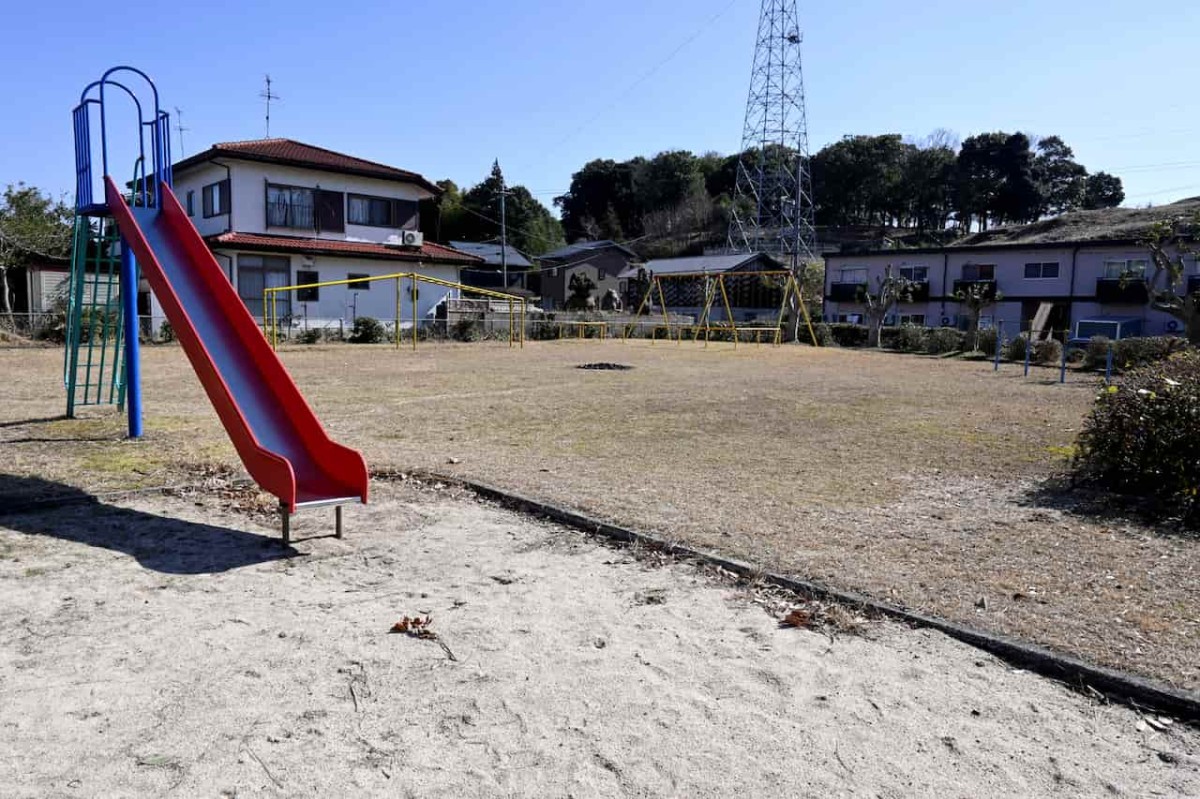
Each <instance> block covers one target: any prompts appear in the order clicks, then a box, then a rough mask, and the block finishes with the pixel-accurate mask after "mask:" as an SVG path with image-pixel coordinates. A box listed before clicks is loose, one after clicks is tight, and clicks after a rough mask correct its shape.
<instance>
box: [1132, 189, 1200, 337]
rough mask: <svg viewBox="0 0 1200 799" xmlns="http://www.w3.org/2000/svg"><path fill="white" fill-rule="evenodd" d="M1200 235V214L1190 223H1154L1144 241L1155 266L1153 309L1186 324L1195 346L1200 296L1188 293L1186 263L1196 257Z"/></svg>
mask: <svg viewBox="0 0 1200 799" xmlns="http://www.w3.org/2000/svg"><path fill="white" fill-rule="evenodd" d="M1197 233H1200V213H1196V214H1194V215H1193V216H1192V217H1191V219H1187V220H1185V219H1180V218H1178V217H1177V218H1175V219H1164V220H1160V221H1158V222H1155V223H1154V225H1152V226H1151V228H1150V231H1149V233H1147V234H1146V236H1145V238H1144V239H1143V244H1145V245H1146V247H1148V248H1149V249H1150V258H1151V260H1152V261H1153V262H1154V274H1153V275H1152V276H1151V277H1150V281H1149V283H1148V288H1149V304H1150V307H1151V308H1154V309H1155V310H1158V311H1162V312H1164V313H1167V314H1170V315H1171V316H1173V317H1175V318H1176V319H1178V320H1179V321H1181V322H1183V329H1184V332H1185V333H1186V335H1187V339H1188V341H1189V342H1190V343H1192V344H1200V292H1188V290H1187V284H1186V278H1185V266H1184V259H1185V258H1189V257H1191V256H1194V255H1195V254H1196V249H1195V246H1194V244H1193V242H1194V241H1195V238H1196V235H1197Z"/></svg>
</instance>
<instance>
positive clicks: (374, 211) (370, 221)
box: [349, 194, 396, 227]
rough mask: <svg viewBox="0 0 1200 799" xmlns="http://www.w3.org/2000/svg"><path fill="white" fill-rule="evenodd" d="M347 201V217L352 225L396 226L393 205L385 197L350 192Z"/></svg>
mask: <svg viewBox="0 0 1200 799" xmlns="http://www.w3.org/2000/svg"><path fill="white" fill-rule="evenodd" d="M349 203H350V205H349V212H350V213H349V219H350V224H352V225H371V226H373V227H395V226H396V214H395V206H393V205H392V201H391V200H389V199H387V198H386V197H367V196H365V195H362V194H351V195H350V197H349Z"/></svg>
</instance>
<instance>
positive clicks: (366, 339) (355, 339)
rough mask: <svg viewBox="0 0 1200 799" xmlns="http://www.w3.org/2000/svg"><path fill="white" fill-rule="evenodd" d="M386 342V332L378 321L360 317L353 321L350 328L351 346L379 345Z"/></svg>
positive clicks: (368, 317)
mask: <svg viewBox="0 0 1200 799" xmlns="http://www.w3.org/2000/svg"><path fill="white" fill-rule="evenodd" d="M386 340H387V331H386V330H384V327H383V325H382V324H381V323H380V321H379V320H378V319H375V318H372V317H370V316H360V317H358V318H357V319H355V320H354V327H352V328H350V336H349V341H350V343H351V344H381V343H382V342H384V341H386Z"/></svg>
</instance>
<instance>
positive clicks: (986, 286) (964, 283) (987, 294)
mask: <svg viewBox="0 0 1200 799" xmlns="http://www.w3.org/2000/svg"><path fill="white" fill-rule="evenodd" d="M975 286H982V287H983V296H984V298H986V299H989V300H994V299H995V298H996V281H994V280H956V281H954V294H955V296H957V295H958V293H959V292H960V291H961V292H963V293H967V292H970V291H971V290H972V289H973V287H975Z"/></svg>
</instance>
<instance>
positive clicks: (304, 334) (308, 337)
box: [296, 327, 321, 344]
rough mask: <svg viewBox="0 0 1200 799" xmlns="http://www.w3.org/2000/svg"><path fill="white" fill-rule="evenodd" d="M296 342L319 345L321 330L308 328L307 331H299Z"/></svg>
mask: <svg viewBox="0 0 1200 799" xmlns="http://www.w3.org/2000/svg"><path fill="white" fill-rule="evenodd" d="M296 341H298V342H300V343H301V344H319V343H320V342H321V329H320V328H319V327H310V328H309V329H308V330H301V331H300V332H299V333H298V334H297V335H296Z"/></svg>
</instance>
